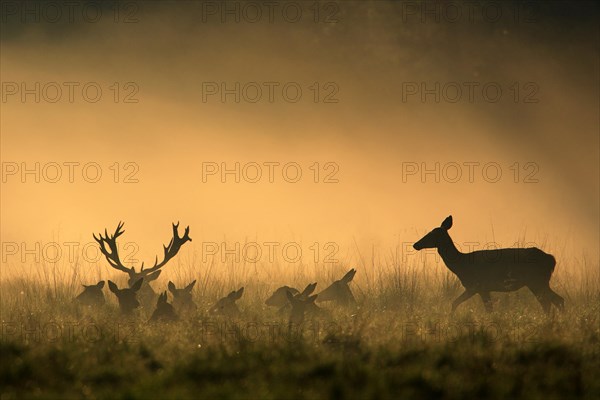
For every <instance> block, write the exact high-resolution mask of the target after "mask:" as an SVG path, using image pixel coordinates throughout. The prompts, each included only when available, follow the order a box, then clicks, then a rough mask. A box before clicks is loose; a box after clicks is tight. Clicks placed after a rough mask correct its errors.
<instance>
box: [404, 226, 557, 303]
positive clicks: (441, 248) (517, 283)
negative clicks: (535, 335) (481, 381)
mask: <svg viewBox="0 0 600 400" xmlns="http://www.w3.org/2000/svg"><path fill="white" fill-rule="evenodd" d="M451 227H452V216H449V217H448V218H446V219H445V220H444V222H442V225H441V226H440V227H439V228H435V229H434V230H432V231H431V232H429V233H428V234H427V235H425V236H424V237H423V238H422V239H421V240H419V241H418V242H417V243H415V244H414V245H413V247H414V248H415V250H421V249H427V248H437V250H438V253H439V255H440V257H442V260H444V263H445V264H446V266H447V267H448V269H450V271H452V272H453V273H454V274H455V275H456V276H457V277H458V279H459V280H460V282H461V283H462V285H463V286H464V288H465V291H464V293H463V294H461V295H460V296H458V298H456V300H454V302H452V313H454V311H455V310H456V307H458V305H459V304H461V303H462V302H464V301H466V300H468V299H469V298H471V297H472V296H473V295H475V294H479V296H480V297H481V299H482V300H483V303H484V305H485V308H486V310H487V311H488V312H490V311H492V301H491V298H490V292H512V291H515V290H518V289H520V288H522V287H523V286H527V287H528V288H529V290H531V292H532V293H533V294H534V295H535V297H536V298H537V299H538V301H539V302H540V304H541V305H542V308H543V309H544V312H546V313H549V312H550V308H551V306H552V305H554V306H555V307H556V308H558V309H559V310H562V309H563V308H564V299H563V298H562V297H561V296H559V295H558V294H557V293H555V292H554V291H553V290H552V289H550V277H551V276H552V272H553V271H554V266H555V265H556V260H555V259H554V257H553V256H552V255H550V254H547V253H544V252H543V251H542V250H540V249H538V248H536V247H530V248H526V249H523V248H521V249H519V248H516V249H515V248H513V249H496V250H479V251H474V252H472V253H461V252H460V251H458V249H457V248H456V246H454V243H453V242H452V238H450V235H449V234H448V230H449V229H450V228H451Z"/></svg>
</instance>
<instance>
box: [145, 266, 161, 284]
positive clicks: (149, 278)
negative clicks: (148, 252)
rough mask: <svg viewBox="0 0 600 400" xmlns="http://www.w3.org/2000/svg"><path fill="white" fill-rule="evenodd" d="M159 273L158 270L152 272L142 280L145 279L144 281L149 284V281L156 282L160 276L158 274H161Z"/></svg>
mask: <svg viewBox="0 0 600 400" xmlns="http://www.w3.org/2000/svg"><path fill="white" fill-rule="evenodd" d="M161 272H162V270H160V269H159V270H158V271H156V272H153V273H151V274H148V275H146V276H145V277H144V279H146V281H148V282H150V281H153V280H156V279H158V277H159V276H160V273H161Z"/></svg>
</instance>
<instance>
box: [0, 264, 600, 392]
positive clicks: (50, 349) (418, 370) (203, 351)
mask: <svg viewBox="0 0 600 400" xmlns="http://www.w3.org/2000/svg"><path fill="white" fill-rule="evenodd" d="M366 258H369V257H366ZM360 259H362V257H359V260H358V262H357V263H355V264H352V265H350V264H349V263H347V262H343V263H340V264H325V265H320V264H318V265H315V264H311V265H286V264H284V263H272V264H267V263H265V264H251V263H244V262H240V263H231V262H225V263H222V262H217V261H215V260H213V261H211V262H208V263H203V262H199V261H198V260H196V259H194V258H193V257H191V258H189V259H188V260H184V258H183V257H180V258H179V259H178V261H177V263H174V265H170V266H168V267H166V268H165V272H164V274H163V275H162V276H161V277H160V278H159V279H158V280H157V281H155V282H153V285H152V286H153V287H154V288H155V290H156V291H157V292H159V291H162V290H166V286H167V282H168V281H169V280H172V281H173V282H175V283H176V284H177V286H178V287H181V286H183V285H185V284H187V283H189V282H191V281H192V280H194V279H197V280H198V282H197V284H196V286H195V287H194V291H193V298H194V301H195V302H196V304H197V305H198V310H197V311H196V312H195V313H193V314H192V315H188V316H185V317H183V316H182V318H181V320H180V321H179V322H173V323H154V324H152V323H149V322H148V320H149V316H150V313H151V311H152V310H149V311H148V310H138V312H137V313H136V315H135V316H132V317H121V316H119V310H118V306H117V302H116V299H115V296H114V295H113V294H112V293H110V292H109V291H108V289H107V288H106V287H105V288H104V295H105V297H106V299H107V304H106V305H105V306H103V307H102V308H100V309H99V310H96V309H89V308H86V307H82V306H80V305H78V304H76V303H74V302H73V298H74V297H75V296H76V295H77V294H78V293H80V292H81V289H82V288H81V283H86V284H92V283H96V282H97V281H98V280H101V279H104V280H106V279H112V280H115V282H117V283H118V284H120V285H124V284H125V274H121V275H119V273H118V272H116V271H114V270H111V269H110V268H107V267H106V266H105V264H106V263H104V262H100V263H98V265H83V263H81V264H80V263H73V264H47V263H41V264H38V265H12V266H6V267H4V268H3V271H2V273H3V274H2V283H1V312H2V338H1V344H0V348H1V367H0V388H1V389H0V391H1V394H0V395H1V398H2V399H3V400H4V399H12V398H188V397H197V398H439V397H443V398H457V399H458V398H465V397H469V398H529V399H531V398H539V399H554V398H556V399H558V398H580V397H581V398H590V399H593V398H598V397H599V396H600V381H598V379H597V373H598V371H600V341H599V340H600V328H599V324H600V319H599V314H600V295H599V290H600V280H599V273H598V265H597V264H589V263H588V262H586V261H585V260H584V259H578V258H576V257H572V262H570V263H568V265H567V263H566V262H565V261H564V259H563V257H560V255H559V256H558V257H557V259H558V266H557V270H556V271H555V274H554V276H553V278H552V281H551V285H552V287H553V288H554V289H555V290H556V291H557V292H559V293H560V294H561V295H562V296H564V297H565V300H566V311H565V313H564V314H559V313H557V312H556V310H554V309H553V311H552V314H551V315H550V316H546V315H545V314H543V312H542V310H541V307H540V305H539V303H537V301H536V300H535V298H534V297H533V295H532V294H531V293H529V292H528V291H527V290H526V289H522V290H520V291H517V292H513V293H495V294H493V299H494V301H495V311H494V312H492V313H489V314H488V313H486V312H485V311H484V307H483V304H482V302H481V299H480V298H478V297H474V298H473V299H471V300H469V301H467V302H466V303H464V304H462V305H461V306H460V307H459V309H458V311H457V313H456V314H455V315H454V316H451V315H450V304H451V302H452V300H453V299H454V298H455V297H456V296H457V295H458V294H460V292H461V288H460V284H459V283H458V281H457V279H456V278H454V277H453V276H452V275H451V274H450V273H449V271H447V270H446V269H445V267H444V266H443V264H442V263H439V262H433V261H432V259H430V258H427V259H420V258H419V259H417V258H414V259H412V260H404V261H403V260H400V259H396V258H395V257H390V258H389V259H383V260H379V257H377V256H373V257H371V259H370V260H368V261H367V260H365V261H360ZM350 268H356V269H357V271H358V272H357V274H356V278H355V279H354V281H353V282H352V283H351V284H350V287H351V289H352V291H353V292H354V295H355V297H356V299H357V302H358V306H357V307H351V308H336V307H332V306H328V305H327V304H323V305H322V308H323V309H325V310H326V312H325V313H324V314H322V315H320V316H318V317H314V318H307V319H306V320H305V321H304V323H303V324H302V325H301V326H299V327H294V328H292V329H289V327H288V317H289V316H288V315H287V314H281V313H278V311H277V310H276V309H271V308H269V307H267V306H266V305H265V304H264V301H265V299H266V298H267V297H268V296H269V295H270V293H271V292H272V291H273V290H275V289H276V288H277V287H279V286H281V285H284V284H287V285H290V286H295V287H298V288H303V287H304V286H306V284H308V283H310V282H318V287H317V290H316V292H318V291H319V289H321V290H322V289H324V288H325V287H326V286H327V285H328V284H329V283H331V282H332V281H333V280H335V279H339V278H340V277H341V276H342V275H343V274H344V273H345V272H346V271H347V270H349V269H350ZM241 286H244V287H245V292H244V295H243V297H242V298H241V299H240V300H239V302H238V304H239V307H240V309H241V311H242V313H241V316H240V317H239V318H235V319H228V318H223V317H215V316H213V315H210V314H209V313H208V309H209V308H210V306H211V305H212V304H213V303H214V302H215V301H216V300H217V299H218V298H220V297H222V296H224V295H226V294H227V293H228V292H229V291H230V290H234V289H237V288H238V287H241Z"/></svg>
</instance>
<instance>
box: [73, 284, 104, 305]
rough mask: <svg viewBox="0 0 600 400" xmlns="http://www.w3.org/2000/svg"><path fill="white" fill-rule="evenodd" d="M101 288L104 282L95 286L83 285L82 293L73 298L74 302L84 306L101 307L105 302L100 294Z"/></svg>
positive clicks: (101, 293)
mask: <svg viewBox="0 0 600 400" xmlns="http://www.w3.org/2000/svg"><path fill="white" fill-rule="evenodd" d="M103 287H104V281H100V282H98V283H97V284H95V285H83V288H84V289H83V292H81V293H80V294H79V295H78V296H77V297H75V300H76V301H78V302H79V303H80V304H82V305H84V306H101V305H103V304H104V303H105V302H106V300H105V299H104V293H103V292H102V288H103Z"/></svg>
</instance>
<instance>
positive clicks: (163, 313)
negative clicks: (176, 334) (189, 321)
mask: <svg viewBox="0 0 600 400" xmlns="http://www.w3.org/2000/svg"><path fill="white" fill-rule="evenodd" d="M178 319H179V318H178V317H177V314H175V309H174V308H173V306H172V305H171V304H169V303H167V292H166V291H164V292H162V293H161V294H160V295H159V296H158V300H157V302H156V309H155V310H154V312H153V313H152V317H151V318H150V322H159V321H162V322H171V321H177V320H178Z"/></svg>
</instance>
